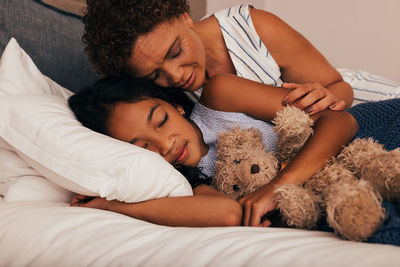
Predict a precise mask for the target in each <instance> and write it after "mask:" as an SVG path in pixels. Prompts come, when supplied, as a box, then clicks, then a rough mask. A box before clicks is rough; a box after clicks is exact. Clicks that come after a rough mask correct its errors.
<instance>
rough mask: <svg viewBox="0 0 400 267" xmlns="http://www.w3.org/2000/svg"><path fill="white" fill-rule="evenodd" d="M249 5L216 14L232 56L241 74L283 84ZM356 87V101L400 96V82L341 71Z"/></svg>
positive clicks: (239, 74)
mask: <svg viewBox="0 0 400 267" xmlns="http://www.w3.org/2000/svg"><path fill="white" fill-rule="evenodd" d="M250 7H251V5H249V4H242V5H238V6H234V7H231V8H228V9H225V10H221V11H218V12H216V13H214V16H215V17H216V18H217V20H218V23H219V25H220V28H221V32H222V35H223V37H224V40H225V44H226V47H227V49H228V52H229V55H230V57H231V60H232V62H233V65H234V67H235V69H236V73H237V75H238V76H240V77H244V78H247V79H250V80H253V81H257V82H261V83H265V84H269V85H275V86H280V85H281V84H282V79H281V72H280V69H279V66H278V64H277V63H276V62H275V60H274V59H273V57H272V56H271V54H270V53H269V51H268V49H267V47H266V46H265V45H264V43H263V42H262V41H261V39H260V37H259V36H258V34H257V32H256V30H255V28H254V25H253V22H252V20H251V17H250V10H249V9H250ZM338 71H339V72H340V73H341V74H342V76H343V79H344V80H345V81H346V82H348V83H349V84H350V85H351V86H352V87H353V88H354V103H353V105H355V104H358V103H363V102H371V101H378V100H385V99H391V98H398V97H400V83H398V82H394V81H390V80H387V79H385V78H382V77H379V76H377V75H372V74H370V73H367V72H364V71H356V72H354V71H349V70H346V69H339V70H338Z"/></svg>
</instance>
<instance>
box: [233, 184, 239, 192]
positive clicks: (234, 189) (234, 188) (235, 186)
mask: <svg viewBox="0 0 400 267" xmlns="http://www.w3.org/2000/svg"><path fill="white" fill-rule="evenodd" d="M232 189H233V191H235V192H237V191H239V190H240V187H239V186H238V185H237V184H234V185H233V186H232Z"/></svg>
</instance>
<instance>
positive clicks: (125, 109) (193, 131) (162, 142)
mask: <svg viewBox="0 0 400 267" xmlns="http://www.w3.org/2000/svg"><path fill="white" fill-rule="evenodd" d="M183 113H184V112H183V109H182V108H180V107H178V108H175V107H173V106H172V105H170V104H169V103H167V102H165V101H163V100H160V99H157V98H149V99H145V100H141V101H139V102H136V103H124V102H118V103H117V104H115V106H114V109H113V111H112V112H111V115H110V117H109V119H108V122H107V129H108V131H109V133H110V135H111V136H112V137H114V138H117V139H119V140H121V141H125V142H129V143H131V144H134V145H137V146H140V147H143V148H145V149H148V150H151V151H153V152H156V153H158V154H160V155H161V156H162V157H163V158H164V159H165V160H167V161H168V162H169V163H171V164H172V165H175V166H177V165H178V166H179V165H181V166H190V167H196V166H197V164H198V163H199V161H200V159H201V157H202V156H204V155H205V154H206V151H207V148H206V145H205V144H204V142H203V141H202V140H203V139H202V135H201V133H200V131H199V130H198V128H197V127H195V126H193V125H192V124H191V123H190V122H189V121H188V120H187V119H185V118H184V117H183V116H182V115H183Z"/></svg>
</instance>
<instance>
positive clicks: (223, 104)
mask: <svg viewBox="0 0 400 267" xmlns="http://www.w3.org/2000/svg"><path fill="white" fill-rule="evenodd" d="M226 91H230V92H231V93H230V94H228V95H226V94H224V92H226ZM287 92H288V89H284V88H277V87H274V86H269V85H265V84H261V83H257V82H253V81H250V80H246V79H243V78H240V77H237V76H235V75H220V76H216V77H214V78H212V79H210V81H209V82H208V83H207V84H206V86H205V87H204V91H203V95H202V97H201V98H200V102H201V103H203V104H204V105H206V106H208V107H210V108H213V109H217V110H223V111H236V112H243V113H245V114H248V115H250V116H253V117H256V118H258V119H262V120H264V121H271V120H272V119H273V118H274V117H275V114H276V112H277V111H279V110H280V109H282V108H283V106H282V104H281V103H282V99H283V98H284V97H285V96H286V95H287ZM223 96H225V98H224V97H223ZM311 118H312V119H313V120H314V122H315V123H314V134H313V135H312V136H311V137H310V139H309V140H308V141H307V143H306V144H305V146H304V148H303V149H302V151H301V152H299V153H298V155H297V156H296V158H295V159H294V160H292V161H291V162H290V163H289V164H288V165H287V166H286V168H284V169H283V171H281V172H280V173H279V174H278V176H277V177H276V178H275V179H274V181H273V182H272V183H270V184H268V185H267V186H265V187H263V188H261V189H260V190H258V191H256V192H254V193H252V194H250V195H248V196H246V197H244V198H242V199H241V200H240V201H239V202H240V203H241V204H242V206H243V210H244V214H243V224H244V225H253V226H255V225H260V223H261V217H262V216H263V215H264V214H266V213H267V212H268V211H270V210H272V209H274V208H275V203H274V195H273V191H274V189H275V186H276V185H279V184H285V183H302V182H304V181H306V180H307V179H309V178H310V177H311V176H312V175H313V174H314V173H316V172H317V170H318V169H320V168H321V167H322V166H323V165H324V164H325V162H326V161H327V160H328V159H329V158H330V157H332V156H335V155H336V154H337V153H339V151H340V150H341V148H342V146H343V145H345V144H347V142H348V141H349V140H350V139H351V138H352V137H353V136H354V134H355V133H356V131H357V122H356V121H355V119H354V118H353V116H351V115H350V114H349V113H347V112H345V111H329V110H325V111H322V112H318V113H316V114H315V115H312V116H311Z"/></svg>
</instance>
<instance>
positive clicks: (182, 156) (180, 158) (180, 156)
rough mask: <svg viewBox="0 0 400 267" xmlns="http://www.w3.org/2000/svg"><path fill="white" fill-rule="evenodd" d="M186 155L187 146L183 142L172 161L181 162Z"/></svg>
mask: <svg viewBox="0 0 400 267" xmlns="http://www.w3.org/2000/svg"><path fill="white" fill-rule="evenodd" d="M187 155H188V148H187V145H186V144H185V145H184V146H183V148H182V149H181V150H180V152H179V154H178V157H177V158H176V159H175V161H174V163H175V164H181V163H183V162H184V160H185V159H186V157H187Z"/></svg>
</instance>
